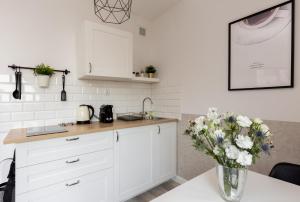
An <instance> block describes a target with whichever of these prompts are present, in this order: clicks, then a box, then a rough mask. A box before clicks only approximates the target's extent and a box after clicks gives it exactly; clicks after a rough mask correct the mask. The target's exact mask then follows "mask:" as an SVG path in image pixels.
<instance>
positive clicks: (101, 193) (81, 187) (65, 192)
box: [16, 169, 114, 202]
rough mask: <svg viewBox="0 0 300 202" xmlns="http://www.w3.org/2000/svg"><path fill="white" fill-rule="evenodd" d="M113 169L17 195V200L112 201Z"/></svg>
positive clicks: (26, 201) (38, 201)
mask: <svg viewBox="0 0 300 202" xmlns="http://www.w3.org/2000/svg"><path fill="white" fill-rule="evenodd" d="M113 192H114V191H113V169H107V170H104V171H100V172H97V173H93V174H89V175H86V176H82V177H79V178H74V179H72V180H67V181H64V182H61V183H58V184H55V185H52V186H49V187H45V188H42V189H38V190H35V191H32V192H28V193H25V194H21V195H17V196H16V202H112V201H113Z"/></svg>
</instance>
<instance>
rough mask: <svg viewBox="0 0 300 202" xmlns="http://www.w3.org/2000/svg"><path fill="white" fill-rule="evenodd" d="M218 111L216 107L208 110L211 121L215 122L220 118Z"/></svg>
mask: <svg viewBox="0 0 300 202" xmlns="http://www.w3.org/2000/svg"><path fill="white" fill-rule="evenodd" d="M218 116H219V115H218V109H217V108H215V107H211V108H209V109H208V113H207V118H208V119H209V120H215V119H217V118H218Z"/></svg>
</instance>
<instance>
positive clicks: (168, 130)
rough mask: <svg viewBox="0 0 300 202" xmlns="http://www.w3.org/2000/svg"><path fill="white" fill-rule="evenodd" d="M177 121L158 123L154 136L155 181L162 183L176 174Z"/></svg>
mask: <svg viewBox="0 0 300 202" xmlns="http://www.w3.org/2000/svg"><path fill="white" fill-rule="evenodd" d="M176 127H177V126H176V123H167V124H161V125H157V127H156V128H155V130H156V131H155V132H154V133H153V134H154V137H153V142H154V143H153V152H154V153H153V158H154V161H153V162H154V163H153V178H154V179H153V181H154V184H160V183H162V182H165V181H167V180H169V179H171V178H173V177H175V176H176V157H177V155H176V151H177V150H176V148H177V146H176V145H177V141H176Z"/></svg>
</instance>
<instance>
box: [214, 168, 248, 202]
mask: <svg viewBox="0 0 300 202" xmlns="http://www.w3.org/2000/svg"><path fill="white" fill-rule="evenodd" d="M217 175H218V181H219V189H220V193H221V196H222V198H223V199H224V200H225V201H228V202H239V201H240V200H241V198H242V195H243V191H244V188H245V184H246V180H247V169H245V168H229V167H225V166H222V165H218V166H217Z"/></svg>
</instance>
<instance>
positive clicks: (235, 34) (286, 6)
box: [228, 1, 295, 90]
mask: <svg viewBox="0 0 300 202" xmlns="http://www.w3.org/2000/svg"><path fill="white" fill-rule="evenodd" d="M294 13H295V11H294V1H288V2H285V3H282V4H280V5H277V6H274V7H272V8H269V9H266V10H263V11H261V12H259V13H256V14H253V15H250V16H247V17H245V18H242V19H239V20H237V21H234V22H231V23H230V24H229V69H228V70H229V71H228V90H254V89H273V88H292V87H294Z"/></svg>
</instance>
